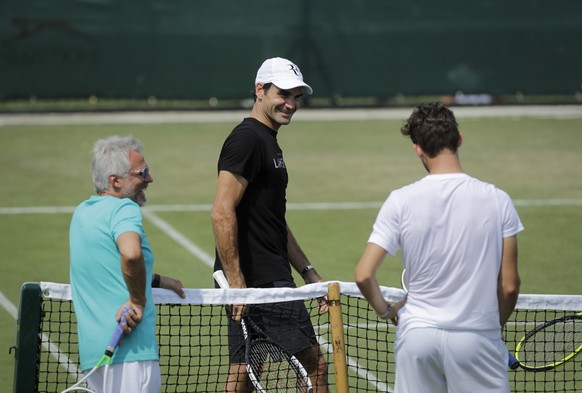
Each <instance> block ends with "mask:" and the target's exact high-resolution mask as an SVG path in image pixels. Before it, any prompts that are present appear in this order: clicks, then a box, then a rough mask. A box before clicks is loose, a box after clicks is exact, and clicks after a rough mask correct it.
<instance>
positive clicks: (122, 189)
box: [100, 150, 154, 206]
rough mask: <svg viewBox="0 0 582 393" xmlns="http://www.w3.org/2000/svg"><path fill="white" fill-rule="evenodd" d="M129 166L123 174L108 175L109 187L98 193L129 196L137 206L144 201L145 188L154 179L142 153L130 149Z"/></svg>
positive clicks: (122, 196) (120, 196)
mask: <svg viewBox="0 0 582 393" xmlns="http://www.w3.org/2000/svg"><path fill="white" fill-rule="evenodd" d="M129 161H130V163H131V168H130V170H129V172H128V173H125V174H124V175H121V176H120V175H109V181H110V187H109V189H108V190H106V191H104V192H103V193H101V194H100V195H111V196H114V197H117V198H129V199H131V200H132V201H134V202H135V203H137V204H138V205H139V206H143V205H145V203H146V196H145V190H146V188H148V185H149V184H150V183H151V182H153V181H154V179H153V177H152V176H151V175H150V173H149V168H148V166H147V163H146V161H145V159H144V157H143V155H142V154H141V153H140V152H139V151H137V150H132V151H131V152H130V153H129Z"/></svg>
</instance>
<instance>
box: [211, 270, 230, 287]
mask: <svg viewBox="0 0 582 393" xmlns="http://www.w3.org/2000/svg"><path fill="white" fill-rule="evenodd" d="M212 277H214V279H215V280H216V282H217V283H218V286H219V287H221V288H223V289H228V288H230V285H228V280H227V279H226V276H225V275H224V272H223V271H222V270H217V271H215V272H214V273H212Z"/></svg>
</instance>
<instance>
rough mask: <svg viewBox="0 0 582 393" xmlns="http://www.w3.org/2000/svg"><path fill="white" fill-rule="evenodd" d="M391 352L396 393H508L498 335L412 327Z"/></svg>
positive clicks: (503, 349) (504, 355) (503, 350)
mask: <svg viewBox="0 0 582 393" xmlns="http://www.w3.org/2000/svg"><path fill="white" fill-rule="evenodd" d="M394 351H395V358H396V382H395V393H466V392H479V393H509V379H508V376H507V360H508V359H507V358H508V352H507V348H506V347H505V344H504V343H503V341H502V340H501V335H500V333H499V332H477V331H456V330H442V329H435V328H413V329H411V330H410V331H408V332H405V333H404V335H403V336H402V337H400V338H399V339H398V340H397V341H396V343H395V350H394Z"/></svg>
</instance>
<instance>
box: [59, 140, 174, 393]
mask: <svg viewBox="0 0 582 393" xmlns="http://www.w3.org/2000/svg"><path fill="white" fill-rule="evenodd" d="M142 147H143V144H142V143H141V142H140V141H139V140H137V139H135V138H133V137H132V136H127V137H119V136H111V137H109V138H106V139H101V140H99V141H97V142H96V143H95V145H94V148H93V164H92V173H93V185H94V188H95V192H96V194H97V195H93V196H91V197H90V198H89V199H88V200H86V201H84V202H82V203H81V204H80V205H79V206H78V207H77V208H76V209H75V213H74V214H73V218H72V221H71V225H70V233H69V238H70V263H71V266H70V268H71V270H70V278H71V289H72V294H73V303H74V306H75V314H76V317H77V326H78V328H77V329H78V337H79V357H80V362H81V370H82V371H84V372H87V371H88V370H90V369H92V368H93V367H94V366H95V365H96V364H97V362H98V361H99V359H100V358H101V356H102V355H103V351H104V349H105V347H106V346H107V343H108V341H109V339H110V337H111V335H112V334H113V331H114V329H115V326H116V325H117V323H118V321H120V319H121V316H122V314H123V313H124V311H123V310H124V308H126V307H127V309H128V311H126V312H125V317H126V319H127V323H125V324H123V326H122V327H123V329H124V331H125V337H124V338H123V341H122V345H120V347H119V348H118V350H117V351H116V353H115V355H114V356H113V358H112V365H111V366H110V368H109V371H108V375H107V386H105V388H106V390H107V391H108V392H136V393H137V392H140V393H144V392H147V393H149V392H152V393H153V392H159V390H160V386H161V377H160V367H159V356H158V345H157V342H156V337H155V323H156V309H155V305H154V301H153V299H152V286H153V287H161V288H166V289H170V290H173V291H175V292H176V293H177V294H178V295H179V296H181V297H184V296H185V295H184V291H183V286H182V283H181V282H180V281H179V280H175V279H172V278H170V277H165V276H160V275H158V274H154V273H153V265H154V255H153V253H152V250H151V248H150V245H149V242H148V239H147V237H146V234H145V233H144V231H143V227H142V212H141V206H143V205H144V204H145V202H146V198H145V193H144V192H145V190H146V188H147V187H148V185H149V184H150V183H151V182H153V178H152V176H151V175H150V173H149V167H148V166H147V163H146V161H145V159H144V156H143V154H142V153H141V149H142ZM103 377H104V375H103V369H98V370H97V372H95V373H93V374H92V375H91V376H90V377H89V379H88V384H89V388H91V389H93V390H95V391H97V392H101V391H103V389H104V386H103V380H104V378H103Z"/></svg>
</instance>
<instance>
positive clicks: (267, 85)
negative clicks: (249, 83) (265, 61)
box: [251, 82, 273, 101]
mask: <svg viewBox="0 0 582 393" xmlns="http://www.w3.org/2000/svg"><path fill="white" fill-rule="evenodd" d="M271 86H273V83H272V82H268V83H263V90H265V91H267V90H269V89H270V88H271ZM255 91H256V85H255V88H254V89H253V91H252V92H251V93H252V94H253V100H254V101H256V100H257V93H255Z"/></svg>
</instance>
